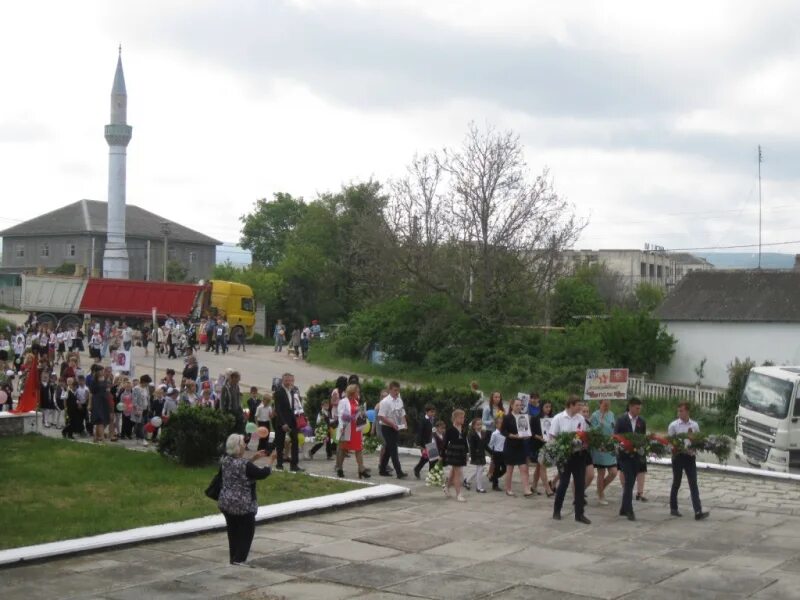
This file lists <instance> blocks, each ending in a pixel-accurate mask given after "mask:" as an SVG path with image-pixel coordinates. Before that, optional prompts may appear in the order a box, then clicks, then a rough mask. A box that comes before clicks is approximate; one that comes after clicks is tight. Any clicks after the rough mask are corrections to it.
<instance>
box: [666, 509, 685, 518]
mask: <svg viewBox="0 0 800 600" xmlns="http://www.w3.org/2000/svg"><path fill="white" fill-rule="evenodd" d="M669 514H670V516H672V517H682V516H683V515H682V514H681V513H680V512H678V509H677V508H676V509H675V510H671V511H669Z"/></svg>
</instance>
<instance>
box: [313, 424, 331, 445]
mask: <svg viewBox="0 0 800 600" xmlns="http://www.w3.org/2000/svg"><path fill="white" fill-rule="evenodd" d="M327 438H328V424H327V423H325V422H324V421H320V422H319V424H318V425H317V428H316V429H315V430H314V440H315V441H316V442H317V443H319V444H323V443H324V442H325V440H326V439H327Z"/></svg>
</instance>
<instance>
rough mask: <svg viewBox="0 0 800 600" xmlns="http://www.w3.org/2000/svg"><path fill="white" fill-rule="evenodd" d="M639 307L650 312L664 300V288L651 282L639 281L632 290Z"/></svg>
mask: <svg viewBox="0 0 800 600" xmlns="http://www.w3.org/2000/svg"><path fill="white" fill-rule="evenodd" d="M634 295H635V296H636V304H637V305H638V306H639V308H640V309H642V310H646V311H648V312H652V311H654V310H655V309H656V307H658V305H659V304H661V301H662V300H664V290H662V289H661V288H660V287H658V286H655V285H653V284H652V283H640V284H639V285H637V286H636V290H635V291H634Z"/></svg>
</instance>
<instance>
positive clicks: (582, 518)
mask: <svg viewBox="0 0 800 600" xmlns="http://www.w3.org/2000/svg"><path fill="white" fill-rule="evenodd" d="M575 521H577V522H578V523H583V524H584V525H591V524H592V522H591V521H590V520H589V519H587V518H586V516H585V515H581V516H580V517H575Z"/></svg>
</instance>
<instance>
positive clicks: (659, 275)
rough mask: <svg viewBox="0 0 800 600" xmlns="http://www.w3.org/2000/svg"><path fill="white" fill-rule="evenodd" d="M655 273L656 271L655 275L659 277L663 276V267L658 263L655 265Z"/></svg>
mask: <svg viewBox="0 0 800 600" xmlns="http://www.w3.org/2000/svg"><path fill="white" fill-rule="evenodd" d="M656 273H657V275H656V277H658V278H659V279H661V278H662V277H664V268H663V267H662V266H661V265H658V267H656Z"/></svg>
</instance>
